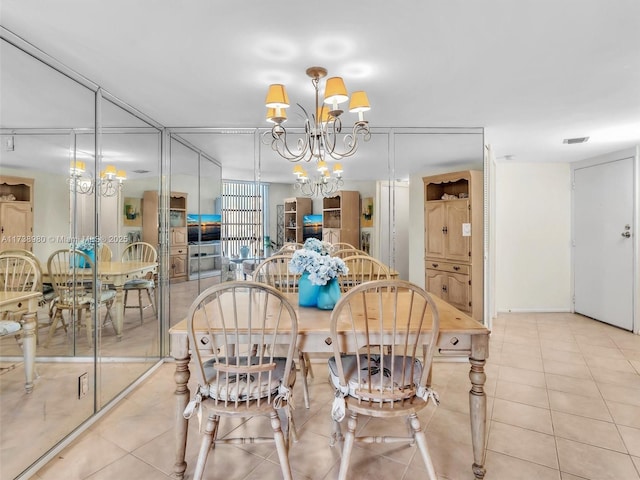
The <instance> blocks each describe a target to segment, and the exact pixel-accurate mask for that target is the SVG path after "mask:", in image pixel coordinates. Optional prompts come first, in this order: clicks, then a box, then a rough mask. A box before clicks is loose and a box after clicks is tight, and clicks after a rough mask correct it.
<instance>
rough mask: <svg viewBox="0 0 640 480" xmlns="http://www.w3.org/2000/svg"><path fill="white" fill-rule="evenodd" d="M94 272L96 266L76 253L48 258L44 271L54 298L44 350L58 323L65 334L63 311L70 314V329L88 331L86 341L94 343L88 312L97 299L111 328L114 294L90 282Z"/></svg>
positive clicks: (87, 257) (82, 255)
mask: <svg viewBox="0 0 640 480" xmlns="http://www.w3.org/2000/svg"><path fill="white" fill-rule="evenodd" d="M94 268H95V265H94V263H93V261H92V260H91V258H90V257H89V256H88V255H87V254H86V253H84V252H81V251H79V250H57V251H55V252H53V253H52V254H51V256H50V257H49V260H48V261H47V269H48V271H49V277H50V278H51V284H52V285H53V289H54V291H55V296H56V298H55V299H54V301H53V310H54V315H53V320H52V322H51V327H50V328H49V336H48V338H47V342H46V344H45V347H46V346H49V343H50V342H51V339H52V338H53V336H54V334H55V332H56V329H57V327H58V322H62V326H63V328H64V329H65V332H66V331H67V324H66V323H65V320H64V316H63V312H64V311H68V312H69V313H70V315H71V319H70V323H71V325H77V326H78V327H80V326H81V325H83V324H84V326H85V328H86V331H87V341H88V343H89V345H91V344H92V343H93V328H92V323H93V321H92V318H91V311H92V310H93V309H94V306H95V305H94V299H95V298H96V296H97V299H98V309H99V307H100V306H102V305H104V306H106V307H107V312H106V314H105V321H107V320H111V323H112V324H113V318H112V317H111V306H112V305H113V300H114V297H115V294H116V292H115V291H113V290H107V289H103V288H101V286H100V283H98V284H97V285H96V284H95V283H94V282H93V269H94ZM76 319H77V320H76ZM83 320H84V321H83ZM103 323H104V322H103ZM114 328H115V326H114Z"/></svg>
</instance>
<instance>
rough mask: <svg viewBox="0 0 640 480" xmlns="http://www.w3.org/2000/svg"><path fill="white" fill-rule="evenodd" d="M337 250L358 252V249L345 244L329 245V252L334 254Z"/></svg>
mask: <svg viewBox="0 0 640 480" xmlns="http://www.w3.org/2000/svg"><path fill="white" fill-rule="evenodd" d="M338 250H359V249H358V247H354V246H353V245H351V244H350V243H347V242H336V243H332V244H331V252H332V254H334V253H335V252H337V251H338Z"/></svg>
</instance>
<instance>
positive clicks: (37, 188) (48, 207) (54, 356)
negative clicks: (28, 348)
mask: <svg viewBox="0 0 640 480" xmlns="http://www.w3.org/2000/svg"><path fill="white" fill-rule="evenodd" d="M0 98H1V103H2V115H1V117H0V122H1V124H0V128H1V131H0V133H1V139H2V144H3V145H6V143H5V142H7V141H9V142H10V143H11V145H12V148H10V149H8V148H2V149H1V150H0V175H2V176H17V177H23V178H28V179H32V180H33V195H32V202H33V205H32V209H33V212H32V213H33V215H32V229H33V230H32V231H30V232H26V234H27V236H28V238H30V239H31V241H30V242H27V244H26V245H25V247H26V248H27V249H28V250H31V251H32V252H33V253H34V254H35V256H36V257H37V258H38V260H39V262H40V264H41V266H42V269H43V270H44V272H45V274H46V272H47V260H48V258H49V256H50V255H51V254H52V253H53V252H54V251H56V250H59V249H62V250H68V249H69V247H70V246H71V245H72V244H73V243H74V239H75V234H76V233H77V232H78V227H79V218H80V217H81V209H82V206H81V205H80V204H79V203H78V201H77V200H78V196H79V195H78V194H76V192H75V190H72V189H71V188H70V184H69V177H70V175H69V166H70V161H72V160H73V159H74V158H76V157H75V155H76V152H77V150H78V149H79V148H82V150H83V153H84V154H86V155H87V157H86V159H84V160H86V165H87V168H90V169H92V168H93V164H94V155H93V153H94V137H93V128H94V105H95V95H94V93H93V92H92V91H90V90H89V89H87V88H85V87H84V86H82V85H80V84H79V83H77V82H75V81H73V80H72V79H70V78H69V77H67V76H65V75H62V74H61V73H59V72H57V71H55V70H53V69H51V68H50V67H48V66H47V65H45V64H43V63H42V62H40V61H39V60H36V59H35V58H34V57H33V56H31V55H27V54H25V53H24V52H23V51H21V50H20V49H18V48H17V47H15V46H13V45H11V44H9V43H7V42H6V41H5V40H4V39H3V40H2V41H1V42H0ZM81 137H84V139H86V140H87V142H86V144H85V143H83V141H84V140H80V138H81ZM77 141H79V143H77ZM90 196H91V195H90ZM89 204H92V202H91V201H90V202H89ZM86 227H87V230H86V233H87V234H88V235H91V236H93V235H95V223H94V224H93V225H92V226H88V225H87V226H86ZM1 247H2V244H0V248H1ZM45 280H46V278H45ZM92 280H93V279H89V281H92ZM49 305H50V304H49V303H48V302H46V303H43V305H42V306H41V307H40V308H39V310H38V315H37V317H38V329H37V333H38V336H37V338H38V344H37V346H36V358H37V362H36V372H37V379H36V382H35V386H34V389H33V391H32V392H31V393H30V394H29V396H28V399H27V400H28V401H25V400H26V399H25V393H24V363H23V361H22V350H21V349H20V347H19V346H18V345H17V342H16V339H15V338H14V337H13V336H11V335H9V336H3V337H0V359H1V364H2V369H3V372H2V375H0V396H1V397H2V405H3V408H2V409H0V423H1V424H2V428H1V429H0V443H1V444H2V445H3V448H2V449H0V464H1V465H2V472H3V476H6V477H7V478H14V477H15V476H17V475H18V474H20V473H21V472H22V471H24V470H25V469H27V468H28V467H29V466H30V465H31V464H32V463H33V462H34V461H35V460H36V459H37V458H39V457H40V456H42V455H44V454H45V453H46V452H47V451H48V450H49V449H50V448H51V447H53V446H54V445H55V444H56V443H58V442H60V441H61V440H62V439H63V438H64V437H65V436H67V435H68V434H70V433H71V432H72V431H73V430H74V429H75V428H76V427H77V426H78V425H80V424H81V423H82V422H83V421H85V420H87V419H88V418H89V417H90V416H91V415H93V414H94V413H95V410H94V394H95V388H94V387H95V385H96V382H95V381H96V363H95V357H94V354H93V353H90V352H92V348H93V346H92V345H88V344H87V336H86V334H85V332H86V330H87V329H86V328H85V327H81V322H80V321H79V319H78V318H76V317H74V316H69V315H68V312H66V324H67V328H66V332H65V329H64V328H62V326H60V327H59V328H57V329H56V330H55V331H54V332H52V335H51V339H49V331H50V328H49V327H50V325H51V322H52V321H51V316H50V310H49ZM51 313H53V312H51ZM93 320H94V318H93V317H92V316H91V315H89V316H88V321H89V322H93ZM85 354H87V355H86V356H85ZM79 356H80V357H82V358H81V359H78V357H79ZM74 357H75V358H74ZM83 373H87V375H88V377H89V385H90V388H89V392H88V394H87V395H86V396H84V397H82V398H78V379H79V376H80V375H81V374H83ZM43 412H47V414H46V415H43ZM24 445H29V448H24Z"/></svg>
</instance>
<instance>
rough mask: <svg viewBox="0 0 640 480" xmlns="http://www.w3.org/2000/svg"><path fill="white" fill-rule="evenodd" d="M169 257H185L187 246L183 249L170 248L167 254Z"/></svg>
mask: <svg viewBox="0 0 640 480" xmlns="http://www.w3.org/2000/svg"><path fill="white" fill-rule="evenodd" d="M169 253H170V254H171V255H186V254H187V246H186V245H185V246H183V247H171V250H170V252H169Z"/></svg>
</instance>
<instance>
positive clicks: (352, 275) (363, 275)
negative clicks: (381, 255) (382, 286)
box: [340, 254, 390, 293]
mask: <svg viewBox="0 0 640 480" xmlns="http://www.w3.org/2000/svg"><path fill="white" fill-rule="evenodd" d="M342 260H343V261H344V263H345V264H346V265H347V268H348V269H349V273H347V274H345V275H340V289H341V290H342V292H343V293H344V292H347V291H348V290H349V289H351V288H353V287H355V286H356V285H360V284H361V283H364V282H370V281H372V280H387V279H389V278H390V272H389V267H387V266H386V265H385V264H384V263H382V262H381V261H380V260H378V259H376V258H374V257H371V256H369V255H360V254H356V255H351V256H348V257H344V258H343V259H342Z"/></svg>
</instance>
